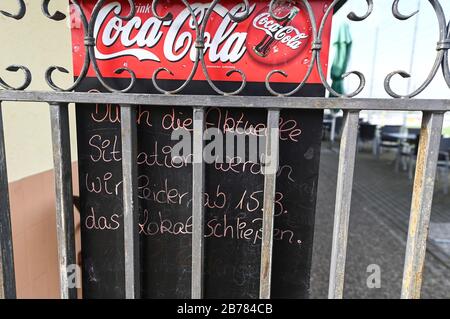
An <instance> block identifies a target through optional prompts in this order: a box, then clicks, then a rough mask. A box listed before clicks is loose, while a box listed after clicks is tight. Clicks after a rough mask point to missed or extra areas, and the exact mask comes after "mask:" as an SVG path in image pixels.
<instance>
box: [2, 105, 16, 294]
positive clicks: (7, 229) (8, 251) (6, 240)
mask: <svg viewBox="0 0 450 319" xmlns="http://www.w3.org/2000/svg"><path fill="white" fill-rule="evenodd" d="M2 298H6V299H14V298H16V281H15V273H14V253H13V243H12V230H11V213H10V207H9V192H8V174H7V170H6V151H5V137H4V132H3V119H2V105H1V101H0V299H2Z"/></svg>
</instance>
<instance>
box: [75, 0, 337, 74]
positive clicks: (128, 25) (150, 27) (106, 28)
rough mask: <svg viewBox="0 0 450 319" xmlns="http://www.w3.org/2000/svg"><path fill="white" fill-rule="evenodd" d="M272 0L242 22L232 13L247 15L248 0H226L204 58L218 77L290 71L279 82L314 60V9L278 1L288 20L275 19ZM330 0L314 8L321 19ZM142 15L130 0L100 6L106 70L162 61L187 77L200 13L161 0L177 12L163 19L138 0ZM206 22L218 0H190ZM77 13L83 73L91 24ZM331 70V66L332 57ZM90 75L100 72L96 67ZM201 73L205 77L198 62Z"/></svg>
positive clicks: (254, 4) (161, 7) (146, 67)
mask: <svg viewBox="0 0 450 319" xmlns="http://www.w3.org/2000/svg"><path fill="white" fill-rule="evenodd" d="M269 2H270V1H263V0H254V1H250V14H249V16H248V17H247V18H246V19H245V20H244V21H242V22H239V23H238V22H235V21H233V19H232V18H231V17H230V15H229V13H231V14H234V15H236V16H239V15H240V14H241V15H242V14H243V12H244V9H245V4H244V1H239V0H223V1H221V2H219V4H217V5H216V7H215V8H214V11H213V12H212V14H211V16H210V18H209V19H208V23H207V27H206V32H205V48H204V57H205V62H206V66H207V69H208V73H209V76H210V77H211V79H212V80H215V81H241V77H240V75H239V74H237V73H231V75H229V76H227V74H228V73H229V71H231V70H238V69H239V70H241V71H242V72H243V73H245V75H246V78H247V81H249V82H264V80H265V78H266V76H267V74H268V73H269V72H270V71H272V70H273V69H274V68H277V69H281V70H283V71H285V72H286V73H287V74H288V76H287V77H283V76H281V75H278V74H276V75H274V76H273V77H272V79H271V81H273V82H291V83H292V82H300V81H301V80H302V79H303V76H304V74H305V73H306V71H307V69H308V66H309V61H310V59H311V41H312V38H313V35H312V26H311V21H310V19H309V16H308V13H307V11H306V8H305V7H304V5H303V4H302V2H301V1H288V2H286V3H285V4H283V5H277V6H276V7H275V8H274V12H275V14H276V15H277V16H286V19H283V20H279V19H274V18H273V17H272V16H271V14H270V13H269ZM330 2H331V1H330V0H312V1H310V4H311V7H312V9H313V11H314V14H315V17H316V21H317V23H320V21H321V19H322V17H323V15H324V12H325V10H326V8H327V6H328V5H329V3H330ZM95 3H96V1H89V0H84V1H80V4H81V6H82V8H83V10H84V12H85V13H86V15H87V17H88V18H90V15H91V12H92V9H93V7H94V5H95ZM135 4H136V15H135V16H134V17H133V18H132V19H130V20H129V21H126V20H122V19H120V18H119V17H118V15H126V14H127V13H128V12H129V5H128V2H127V1H125V0H117V1H109V2H106V3H105V5H104V6H103V8H102V9H101V10H100V12H99V15H98V17H97V20H96V23H95V26H94V37H95V38H96V48H95V51H96V57H97V61H98V65H99V67H100V69H101V71H102V74H103V76H105V77H127V76H128V75H127V74H126V73H123V74H115V73H114V70H116V69H118V68H122V67H124V66H125V67H128V68H130V69H132V70H133V71H134V72H135V73H136V76H137V77H138V78H151V76H152V75H153V72H154V71H155V70H156V69H158V68H161V67H166V68H167V69H169V70H171V72H172V74H170V73H168V72H161V73H160V74H159V76H158V77H159V78H160V79H173V80H184V79H186V78H188V77H189V74H190V73H191V70H192V67H193V64H194V61H195V57H196V50H197V49H196V47H195V40H196V30H195V27H194V22H193V20H192V15H191V14H190V11H189V9H188V8H186V6H185V5H183V3H182V2H180V1H171V0H161V1H159V4H158V13H159V14H160V15H165V14H166V13H168V12H170V13H171V14H172V19H170V20H168V21H162V20H160V19H158V18H157V17H154V16H153V14H152V10H151V6H152V1H151V0H141V1H135ZM190 4H191V8H192V10H193V11H194V13H195V15H196V17H197V19H198V21H199V23H202V22H203V18H204V17H205V14H206V13H207V11H208V8H209V6H210V1H190ZM73 12H74V13H73V14H72V42H73V61H74V73H75V76H78V75H79V73H80V71H81V69H82V66H83V61H84V49H83V46H84V30H83V28H82V24H81V23H77V16H76V15H77V14H76V11H75V10H74V11H73ZM330 29H331V19H329V21H327V22H326V24H325V30H324V32H323V38H322V41H323V49H322V51H321V55H322V61H327V60H328V51H329V36H330ZM323 67H324V68H325V70H324V71H326V69H327V65H326V64H324V65H323ZM88 76H92V77H95V72H94V71H93V69H92V68H91V69H90V70H89V72H88ZM193 79H194V80H204V79H205V76H204V74H203V71H202V69H201V68H198V69H197V71H196V73H195V76H194V78H193ZM319 82H320V79H319V76H318V74H317V71H313V73H312V75H311V76H310V78H309V80H308V83H319Z"/></svg>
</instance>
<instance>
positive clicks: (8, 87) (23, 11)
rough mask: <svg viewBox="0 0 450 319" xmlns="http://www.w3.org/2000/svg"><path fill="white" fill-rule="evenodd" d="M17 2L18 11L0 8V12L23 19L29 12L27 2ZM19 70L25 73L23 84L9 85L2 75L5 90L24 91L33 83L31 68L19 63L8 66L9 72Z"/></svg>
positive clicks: (1, 81) (6, 15)
mask: <svg viewBox="0 0 450 319" xmlns="http://www.w3.org/2000/svg"><path fill="white" fill-rule="evenodd" d="M16 2H17V4H18V5H19V10H18V12H17V13H9V12H6V11H4V10H0V13H1V14H2V15H4V16H5V17H7V18H11V19H15V20H20V19H22V18H23V17H24V16H25V14H26V12H27V8H26V6H25V2H24V0H17V1H16ZM19 70H20V71H22V72H23V74H24V80H23V83H22V84H21V85H19V86H12V85H9V84H8V83H6V82H5V81H4V80H3V79H2V78H1V77H0V86H1V87H2V88H4V89H5V90H16V91H23V90H25V89H26V88H28V87H29V86H30V84H31V80H32V76H31V72H30V70H29V69H28V68H27V67H26V66H23V65H19V64H13V65H10V66H8V67H7V68H6V71H9V72H17V71H19Z"/></svg>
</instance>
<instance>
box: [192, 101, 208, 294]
mask: <svg viewBox="0 0 450 319" xmlns="http://www.w3.org/2000/svg"><path fill="white" fill-rule="evenodd" d="M193 120H194V133H193V135H194V136H193V146H194V149H193V163H192V166H193V167H192V169H193V170H192V294H191V295H192V299H201V298H203V287H204V285H203V278H204V273H203V271H204V267H203V266H204V241H205V238H204V227H205V213H204V202H203V193H204V187H205V162H204V160H203V146H204V141H203V130H204V128H205V111H204V109H203V108H201V107H195V108H194V110H193Z"/></svg>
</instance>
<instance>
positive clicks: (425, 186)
mask: <svg viewBox="0 0 450 319" xmlns="http://www.w3.org/2000/svg"><path fill="white" fill-rule="evenodd" d="M128 2H129V4H130V6H131V8H132V9H131V10H130V12H129V14H128V15H127V16H124V17H120V18H122V19H130V18H131V17H133V15H134V14H135V4H134V1H132V0H129V1H128ZM182 2H183V4H184V5H185V6H186V7H187V8H188V9H189V10H190V12H191V15H192V16H193V17H194V19H193V20H194V21H197V20H196V19H195V15H194V13H193V12H192V9H191V7H190V4H189V2H188V1H186V0H182ZM276 2H277V1H276V0H272V1H270V8H271V14H272V16H273V18H274V19H277V20H281V19H283V17H279V16H277V14H276V13H274V12H273V10H272V6H273V5H275V3H276ZM300 2H301V3H302V4H303V5H304V6H305V8H307V11H308V14H309V18H310V19H311V21H312V22H313V23H312V26H313V30H312V34H313V41H312V47H311V49H312V52H313V54H312V58H311V61H310V62H309V68H308V72H307V74H305V77H304V79H303V81H302V82H301V83H299V84H298V86H297V87H296V88H295V89H294V90H293V91H291V92H287V93H281V92H277V91H275V90H274V89H273V87H272V86H271V84H270V79H271V77H272V75H274V74H276V73H277V74H285V73H284V71H282V70H273V71H272V72H270V73H269V74H268V75H267V78H266V83H265V85H266V88H267V90H268V91H269V92H270V93H271V94H272V95H273V97H246V96H239V93H240V92H241V91H242V89H243V88H244V87H245V85H246V78H245V74H244V73H243V72H241V71H235V72H238V73H240V74H241V76H242V84H241V86H240V88H239V89H238V90H236V91H234V92H223V91H222V90H220V89H219V88H218V87H217V86H216V85H215V84H214V83H213V81H212V80H211V79H210V77H209V75H208V70H207V68H206V66H205V63H204V57H203V50H204V47H205V43H204V38H205V28H206V25H207V23H208V18H205V19H204V20H203V22H202V23H201V24H199V23H196V24H195V30H196V35H197V38H196V42H195V46H196V55H197V56H196V60H195V63H194V64H193V72H192V73H191V76H190V78H188V79H187V80H186V81H185V83H184V84H183V85H182V86H180V87H179V88H178V89H176V90H173V91H170V92H169V91H165V90H164V89H162V88H160V87H159V85H158V82H157V81H158V80H157V76H158V74H159V73H160V72H163V71H166V72H170V71H169V70H167V69H159V70H157V71H156V72H155V73H154V75H153V83H154V86H155V88H156V89H157V90H159V91H160V92H161V94H131V93H127V91H129V90H130V89H131V88H132V87H133V85H134V82H135V80H136V78H135V75H134V73H133V71H132V70H130V69H128V68H126V67H124V68H122V69H119V70H118V72H128V73H129V76H130V84H129V86H128V87H127V88H126V89H124V90H117V89H115V88H113V87H111V86H110V85H108V84H107V83H106V81H105V80H104V78H103V77H102V74H101V72H100V70H99V68H98V66H97V60H96V56H95V45H96V44H95V42H96V41H95V37H94V31H93V25H94V23H95V20H96V19H97V15H98V9H99V8H101V7H102V6H103V5H104V3H105V0H99V1H97V3H96V6H95V8H94V13H93V15H92V17H91V19H90V20H88V19H87V17H86V15H85V14H84V13H83V11H82V10H81V7H80V5H79V3H78V1H77V0H71V3H72V4H73V5H75V6H76V7H77V8H78V9H80V12H81V18H82V24H83V28H84V30H85V35H86V36H85V50H86V53H87V54H86V58H85V63H84V67H83V72H82V73H83V76H80V77H79V78H78V79H77V81H76V82H75V83H74V84H73V85H72V86H71V87H70V88H67V89H63V88H60V87H58V86H57V85H56V84H55V82H54V81H53V80H52V73H53V72H54V71H59V72H67V70H65V69H64V68H61V67H55V66H54V67H50V68H49V69H48V71H47V73H46V80H47V83H48V84H49V86H50V87H51V88H52V89H53V91H46V92H37V91H27V90H26V89H27V87H28V86H29V84H30V83H31V73H30V71H29V70H28V69H27V67H26V66H21V65H12V66H10V67H8V68H7V71H11V72H16V71H21V72H23V73H24V75H25V80H24V83H23V85H21V86H20V87H12V86H10V85H8V84H7V83H6V82H4V81H3V80H1V79H0V86H1V87H3V89H4V90H1V91H0V102H1V101H21V102H47V103H48V104H49V107H50V110H51V126H52V141H53V157H54V169H55V184H56V196H57V202H56V207H57V238H58V252H59V266H60V292H61V297H62V298H76V290H75V289H74V288H70V287H69V284H68V277H67V274H68V271H67V267H68V266H69V265H71V264H75V248H74V247H75V245H74V221H73V198H72V175H71V162H70V158H71V157H70V138H69V121H68V103H73V102H75V103H79V104H86V103H98V104H119V105H121V118H122V121H121V126H122V155H123V156H122V158H123V159H122V166H123V202H124V221H125V227H124V240H125V246H124V247H123V248H124V251H125V267H126V270H125V273H126V277H125V283H126V297H127V298H138V297H139V293H138V291H139V287H138V286H139V271H138V270H137V269H138V268H137V267H139V254H138V253H137V251H138V250H137V249H138V242H139V241H138V240H137V236H138V234H137V230H136V229H135V227H134V225H135V224H136V221H137V215H138V213H137V197H136V196H137V193H136V189H137V184H136V183H137V181H136V179H137V166H136V164H135V158H136V155H137V142H136V139H137V137H136V126H135V125H134V123H135V120H136V118H135V117H136V114H135V112H134V110H135V109H134V106H136V105H152V106H183V107H186V108H192V109H193V118H194V119H195V120H196V121H195V123H196V124H195V126H194V154H197V155H198V154H200V155H199V156H200V157H199V159H198V160H197V161H195V160H194V165H193V167H192V169H193V181H192V182H193V205H192V216H193V236H192V298H202V296H203V291H202V287H203V244H204V229H203V228H204V213H203V203H202V196H203V195H202V194H203V189H204V163H203V160H202V159H201V157H202V156H201V154H202V153H203V152H202V150H203V139H202V132H203V129H204V126H205V111H204V110H205V108H207V107H208V106H210V105H215V106H218V107H222V108H236V107H239V108H252V107H260V108H266V109H267V110H268V117H267V127H268V129H269V130H273V129H277V128H278V123H279V115H280V110H281V109H342V110H343V111H344V123H343V131H342V138H341V147H340V155H339V171H338V180H337V192H336V207H335V216H334V232H333V244H332V258H331V266H330V283H329V298H342V297H343V287H344V274H345V260H346V249H347V235H348V228H349V214H350V202H351V195H352V184H353V171H354V164H355V156H356V155H355V154H356V146H357V132H358V119H359V113H360V111H361V110H389V111H392V110H400V111H422V112H423V120H422V128H421V134H420V143H419V151H418V157H417V166H416V174H415V180H414V189H413V196H412V204H411V213H410V222H409V231H408V241H407V248H406V258H405V265H404V274H403V287H402V294H401V297H402V298H419V297H420V289H421V280H422V269H423V266H424V259H425V251H426V240H427V232H428V225H429V220H430V212H431V203H432V195H433V188H434V182H435V173H436V165H437V160H438V153H439V142H440V135H441V130H442V125H443V116H444V112H446V111H450V100H421V99H417V100H414V99H412V98H413V97H415V96H417V95H418V94H420V93H421V92H422V91H423V90H424V89H425V88H426V87H427V86H428V85H429V84H430V83H431V81H432V80H433V79H434V77H435V76H436V74H437V72H438V71H442V72H443V74H444V77H445V80H446V82H447V84H448V85H449V86H450V69H449V64H448V49H449V48H450V28H448V27H447V21H446V17H445V14H444V11H443V9H442V7H441V5H440V2H439V1H438V0H428V2H429V3H430V5H431V6H432V7H433V9H434V11H435V13H436V18H437V20H438V23H439V30H438V43H437V47H436V59H435V63H434V65H433V67H432V70H430V73H429V76H428V78H427V79H426V80H425V81H424V82H423V84H422V85H420V87H419V88H417V89H416V90H415V91H414V92H412V93H409V94H407V95H400V94H398V93H396V92H394V91H393V89H392V88H391V85H390V83H391V79H392V78H393V77H394V76H396V75H400V76H402V77H409V74H408V73H407V72H405V71H395V72H392V73H390V74H389V75H388V76H387V77H386V79H385V84H384V85H385V90H386V92H387V93H388V94H389V95H390V96H391V97H393V98H394V99H359V98H354V97H355V96H356V95H358V94H359V93H360V92H361V91H362V89H363V88H364V87H365V78H364V75H363V74H362V73H360V72H357V71H353V72H349V73H347V74H346V75H345V76H348V75H350V74H353V75H356V76H357V77H358V78H359V80H360V83H359V86H358V88H357V89H356V90H355V91H354V92H351V93H349V94H338V93H337V92H335V91H334V90H333V89H332V88H331V86H330V85H329V84H328V83H327V79H326V76H325V75H324V73H323V71H322V63H323V61H321V59H320V52H321V49H322V32H323V29H324V24H325V21H326V20H327V19H328V18H329V17H330V15H331V14H332V12H333V9H334V7H335V6H336V5H338V4H339V3H340V2H341V1H339V0H335V1H333V2H332V4H331V5H330V6H329V7H328V8H327V10H326V13H325V17H324V18H323V19H322V21H321V22H320V24H318V25H319V27H318V28H317V27H316V19H315V17H314V13H313V12H312V10H311V5H310V3H309V1H308V0H301V1H300ZM366 2H367V5H368V9H367V12H366V13H365V14H364V15H362V16H359V15H357V14H355V13H354V12H352V13H350V14H349V15H348V18H349V19H350V20H353V21H362V20H364V19H366V18H367V17H368V16H369V15H370V14H371V12H372V10H373V1H372V0H366ZM17 3H18V9H19V10H18V13H15V14H11V13H8V12H4V11H0V12H1V13H2V14H3V15H4V16H6V17H10V18H12V19H17V20H20V19H21V18H22V17H23V16H24V15H25V12H26V6H25V2H24V1H23V0H17ZM49 3H50V1H49V0H44V1H42V9H43V13H44V14H45V15H46V16H47V17H48V18H50V19H52V20H62V19H64V18H65V15H64V14H63V13H61V12H56V13H50V12H49V8H48V6H49ZM218 3H219V0H214V1H212V3H211V5H210V7H209V9H208V11H207V13H206V17H208V16H209V15H210V14H211V12H212V10H213V9H214V7H215V6H216V5H217V4H218ZM243 4H244V5H245V8H246V12H243V13H240V14H236V15H233V16H231V18H232V19H233V21H235V22H237V23H238V22H239V21H241V20H242V19H244V18H245V17H246V14H248V8H249V2H248V1H247V0H244V1H243ZM398 4H399V0H395V1H393V7H392V13H393V15H394V16H395V17H396V18H397V19H399V20H406V19H408V18H410V17H411V16H413V15H414V13H413V14H409V15H404V14H402V13H400V12H399V10H398ZM152 10H153V15H154V16H156V17H157V18H158V19H161V20H166V19H170V16H168V15H166V16H160V15H159V14H158V1H157V0H154V1H153V5H152ZM244 11H245V10H244ZM90 65H92V66H93V68H94V70H95V72H96V75H97V78H98V80H99V81H100V82H101V83H102V84H103V85H104V87H105V88H106V89H107V90H108V91H110V93H96V94H92V93H77V92H73V90H74V89H75V88H76V87H77V85H78V84H79V83H80V81H81V80H82V79H83V77H84V76H85V75H86V72H87V70H88V68H89V66H90ZM199 67H201V68H202V70H203V73H204V75H205V77H206V78H207V80H208V82H209V84H210V86H211V87H212V88H213V89H214V90H215V91H216V93H217V95H214V96H192V95H182V94H178V93H182V90H183V89H184V88H185V86H186V85H188V84H189V82H190V81H191V80H192V77H193V74H194V73H195V71H196V70H197V68H199ZM315 67H317V71H318V72H319V74H320V78H321V81H322V84H323V85H324V86H325V88H326V89H327V90H328V91H329V92H330V93H331V95H334V96H336V97H338V98H337V99H329V98H325V97H324V98H304V97H291V96H292V95H293V94H295V93H296V92H297V91H298V90H299V89H300V88H301V87H302V86H303V85H304V84H305V83H306V81H307V79H308V77H309V76H310V74H311V72H312V70H313V68H315ZM274 131H277V130H274ZM278 140H279V136H278V135H276V134H275V135H274V134H268V139H267V143H266V154H267V155H269V156H271V155H273V156H274V158H275V161H277V160H278ZM194 156H195V155H194ZM275 181H276V174H275V173H272V174H266V175H265V183H264V209H263V211H264V212H263V237H262V255H261V256H262V257H261V276H260V297H261V298H270V287H271V276H270V274H271V258H272V244H273V220H274V196H275ZM0 244H1V259H0V260H1V265H2V267H0V283H2V288H3V293H4V296H5V297H6V298H15V296H16V293H15V280H14V276H15V275H14V258H13V247H12V238H11V223H10V208H9V199H8V179H7V172H6V157H5V146H4V136H3V124H2V118H1V113H0Z"/></svg>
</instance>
